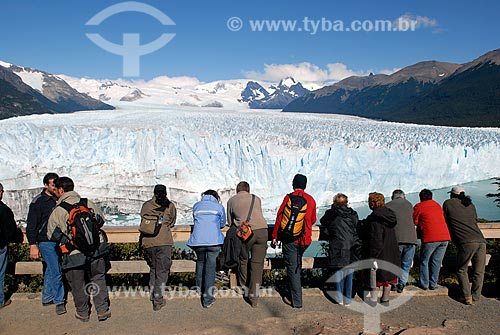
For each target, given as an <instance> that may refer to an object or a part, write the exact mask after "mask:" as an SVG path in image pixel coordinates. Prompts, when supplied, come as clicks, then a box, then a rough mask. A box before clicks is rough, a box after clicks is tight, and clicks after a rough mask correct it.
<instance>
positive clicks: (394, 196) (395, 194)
mask: <svg viewBox="0 0 500 335" xmlns="http://www.w3.org/2000/svg"><path fill="white" fill-rule="evenodd" d="M399 198H403V199H405V198H406V197H405V192H403V191H402V190H400V189H396V190H394V191H392V196H391V199H392V200H394V199H399Z"/></svg>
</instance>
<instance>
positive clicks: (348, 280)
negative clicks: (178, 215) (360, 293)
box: [333, 269, 354, 305]
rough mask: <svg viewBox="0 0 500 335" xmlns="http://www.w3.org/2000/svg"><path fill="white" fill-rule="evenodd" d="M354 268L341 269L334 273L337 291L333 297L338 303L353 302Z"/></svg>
mask: <svg viewBox="0 0 500 335" xmlns="http://www.w3.org/2000/svg"><path fill="white" fill-rule="evenodd" d="M353 272H354V271H353V270H342V269H339V270H338V271H336V272H335V274H334V277H333V278H334V279H335V292H334V293H333V299H335V301H336V302H337V303H339V304H340V303H342V302H343V303H344V304H346V305H347V304H350V303H351V302H352V274H353Z"/></svg>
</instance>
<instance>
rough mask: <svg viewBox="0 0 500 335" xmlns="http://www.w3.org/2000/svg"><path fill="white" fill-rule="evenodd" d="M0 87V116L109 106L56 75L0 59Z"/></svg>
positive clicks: (64, 111)
mask: <svg viewBox="0 0 500 335" xmlns="http://www.w3.org/2000/svg"><path fill="white" fill-rule="evenodd" d="M0 89H1V90H2V92H3V94H1V95H0V98H1V99H2V101H3V104H2V107H1V109H0V111H1V114H0V117H2V118H5V117H11V116H18V115H26V114H38V113H67V112H74V111H78V110H96V109H113V107H112V106H110V105H107V104H105V103H102V102H101V101H99V100H96V99H93V98H91V97H89V96H87V95H86V94H82V93H80V92H78V91H77V90H75V89H74V88H73V87H71V86H70V85H68V84H67V83H66V82H65V81H64V80H63V79H61V78H60V77H58V76H55V75H52V74H49V73H47V72H44V71H40V70H36V69H31V68H27V67H20V66H17V65H13V64H10V63H6V62H0ZM7 92H9V93H7ZM20 106H22V108H19V107H20ZM24 107H31V108H24Z"/></svg>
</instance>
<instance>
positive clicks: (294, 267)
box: [272, 174, 316, 308]
mask: <svg viewBox="0 0 500 335" xmlns="http://www.w3.org/2000/svg"><path fill="white" fill-rule="evenodd" d="M306 185H307V178H306V176H304V175H302V174H297V175H295V177H294V178H293V182H292V186H293V190H294V191H293V192H292V193H290V194H287V195H286V196H285V198H284V199H283V202H282V203H281V206H280V208H279V210H278V214H277V216H276V222H275V224H274V230H273V235H272V237H273V241H272V244H273V245H274V246H276V245H277V244H278V240H280V241H282V242H283V245H282V250H283V256H284V258H285V265H286V273H287V284H288V290H289V293H287V294H285V295H284V296H283V301H284V302H285V303H286V304H287V305H290V306H292V307H293V308H302V286H301V281H300V272H301V270H302V255H303V254H304V251H305V250H306V249H307V247H308V246H309V244H311V235H312V225H313V224H314V223H315V222H316V201H314V199H313V197H311V196H310V195H309V194H307V193H306V192H304V189H305V188H306ZM292 197H302V198H303V199H305V201H306V205H305V206H306V207H307V208H306V209H305V215H304V213H302V214H299V215H298V218H297V221H296V222H299V221H302V220H303V221H302V225H303V229H302V231H301V232H300V234H299V236H298V237H297V238H296V239H293V240H289V239H284V238H282V236H283V235H280V233H281V231H280V227H281V226H282V221H283V216H284V215H285V217H286V215H287V214H289V213H290V207H288V208H287V206H289V205H290V201H291V198H292ZM301 208H302V209H303V208H305V207H304V206H302V207H301ZM287 209H288V211H287ZM285 221H286V219H285Z"/></svg>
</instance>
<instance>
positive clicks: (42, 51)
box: [0, 0, 500, 82]
mask: <svg viewBox="0 0 500 335" xmlns="http://www.w3.org/2000/svg"><path fill="white" fill-rule="evenodd" d="M121 2H123V1H114V0H113V1H112V0H100V1H96V0H64V1H62V0H48V1H36V0H32V1H27V0H4V1H2V3H1V4H0V60H3V61H6V62H10V63H14V64H18V65H22V66H28V67H32V68H37V69H41V70H45V71H47V72H49V73H56V74H67V75H71V76H75V77H90V78H96V79H104V78H107V79H116V78H120V77H123V67H122V63H123V58H122V56H119V55H113V54H111V53H109V52H107V51H105V50H103V49H102V48H100V47H99V46H97V45H96V44H94V43H93V42H92V41H90V39H89V38H87V36H86V34H87V33H97V34H100V35H101V36H102V37H103V38H104V39H106V40H108V41H110V42H112V43H115V44H120V43H122V40H123V37H122V36H123V34H124V33H139V34H140V39H141V43H143V44H145V43H149V42H152V41H154V40H155V39H156V38H158V37H159V36H160V35H161V34H163V33H171V34H175V37H174V38H173V39H172V40H171V41H170V42H169V43H168V44H166V45H165V46H164V47H163V48H161V49H159V50H157V51H155V52H153V53H150V54H147V55H144V56H142V57H141V58H140V75H139V77H138V78H140V79H145V80H149V79H152V78H154V77H157V76H163V75H165V76H169V77H176V76H190V77H196V78H198V79H199V80H201V81H205V82H208V81H213V80H219V79H239V78H253V79H266V80H278V77H280V76H284V75H293V76H295V77H298V79H300V80H304V81H324V80H330V81H336V80H339V79H341V78H343V77H345V76H348V75H350V74H367V73H369V72H375V73H379V72H384V73H386V72H390V71H393V70H394V69H398V68H402V67H405V66H408V65H411V64H414V63H416V62H419V61H424V60H439V61H447V62H454V63H465V62H468V61H471V60H473V59H474V58H477V57H479V56H480V55H482V54H484V53H486V52H488V51H490V50H493V49H497V48H499V47H500V43H499V41H498V37H497V36H498V34H499V32H500V20H498V17H497V15H498V13H499V12H500V4H499V3H498V2H497V1H495V0H484V1H482V0H477V1H475V2H464V1H460V2H459V1H450V0H440V1H436V0H434V1H427V0H395V1H384V0H377V1H373V0H366V1H365V0H363V1H359V0H353V1H333V0H331V1H325V0H308V1H281V0H276V1H263V0H252V1H236V0H233V1H226V0H214V1H199V0H196V1H193V0H186V1H179V0H177V1H173V0H163V1H153V0H145V1H140V2H141V3H143V4H148V5H151V6H153V7H154V8H156V9H158V10H160V11H161V12H163V13H164V14H166V15H167V16H168V17H170V18H171V19H172V20H173V21H174V22H175V25H173V26H165V25H162V24H161V23H160V22H159V21H158V20H156V19H155V18H153V17H151V16H149V15H146V14H144V13H138V12H123V13H119V14H116V15H114V16H110V17H109V18H107V19H106V20H104V21H103V22H102V23H101V24H100V25H98V26H88V25H85V23H86V22H87V21H88V20H90V19H91V18H92V17H93V16H94V15H96V14H97V13H99V12H100V11H101V10H103V9H105V8H107V7H109V6H111V5H113V4H118V3H121ZM232 17H238V18H240V19H241V22H242V23H243V25H242V28H241V30H239V31H231V30H230V29H228V26H227V22H228V19H229V18H232ZM306 17H307V19H308V20H310V21H311V22H313V21H314V22H321V20H322V19H323V20H324V22H327V21H325V20H328V21H329V22H338V21H342V22H343V24H344V27H350V24H351V23H352V22H353V21H354V20H360V21H364V20H370V22H373V21H374V20H389V21H391V22H394V21H395V20H396V19H398V18H400V17H406V18H409V19H411V20H414V21H415V22H417V28H416V30H415V31H406V32H402V31H392V32H373V31H359V32H354V31H335V32H332V31H321V28H322V27H321V26H318V27H319V28H318V31H317V32H316V34H312V30H311V29H310V30H309V31H305V28H304V25H303V24H304V18H306ZM250 20H296V21H297V23H296V26H295V27H296V29H298V28H302V31H297V30H295V31H293V32H291V31H286V32H285V31H283V30H282V29H281V31H277V32H276V31H274V32H270V31H260V32H259V31H252V29H251V23H250ZM323 26H325V27H326V28H327V27H328V25H327V24H326V23H325V24H324V25H323ZM308 27H309V28H312V26H308Z"/></svg>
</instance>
